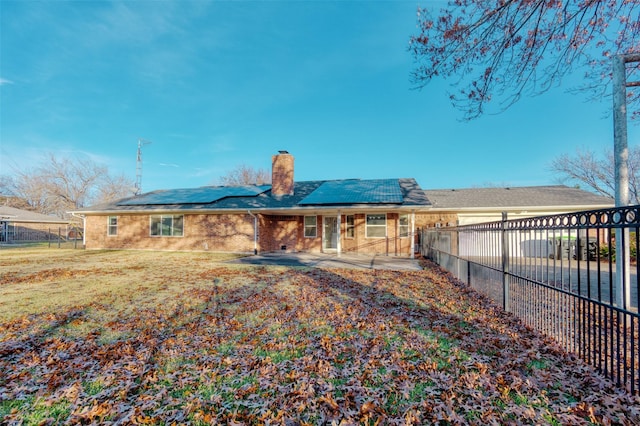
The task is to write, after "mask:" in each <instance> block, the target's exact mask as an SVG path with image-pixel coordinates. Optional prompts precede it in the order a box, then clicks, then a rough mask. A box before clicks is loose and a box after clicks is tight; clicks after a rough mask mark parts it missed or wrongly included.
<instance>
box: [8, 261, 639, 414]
mask: <svg viewBox="0 0 640 426" xmlns="http://www.w3.org/2000/svg"><path fill="white" fill-rule="evenodd" d="M224 259H225V256H223V255H217V254H211V253H172V252H138V251H122V252H120V251H83V250H75V251H74V250H64V249H21V250H13V249H12V250H2V251H0V264H1V265H2V266H1V269H0V424H25V425H36V424H92V423H93V424H104V423H114V424H115V423H117V424H160V425H162V424H167V425H168V424H185V423H188V424H194V425H206V424H264V425H274V424H275V425H280V424H286V425H307V424H310V425H316V424H336V425H340V424H342V425H352V424H363V425H375V424H407V425H409V424H443V425H447V424H492V423H493V424H550V425H566V424H611V423H614V424H615V423H617V424H640V398H637V397H632V396H629V395H627V394H625V393H624V392H622V391H619V390H617V389H616V388H615V387H614V386H613V385H612V384H611V383H610V382H608V381H607V380H605V379H603V378H602V377H601V376H599V375H597V374H595V373H594V372H593V370H592V369H591V368H590V367H588V366H586V365H585V364H583V363H582V362H580V361H579V360H576V359H575V358H574V357H572V356H570V355H567V354H565V353H564V352H562V350H561V349H559V347H558V346H557V345H555V344H554V343H553V342H551V341H549V340H548V339H546V338H544V337H542V336H541V335H539V334H537V333H535V332H533V331H532V330H530V329H528V328H526V327H524V326H523V325H521V324H520V323H519V322H518V321H517V320H516V319H515V318H514V317H513V316H511V315H509V314H506V313H504V312H502V311H500V310H499V309H497V308H495V307H494V306H493V305H491V304H490V303H489V302H488V301H487V300H486V299H484V298H483V297H481V296H479V295H478V294H477V293H475V292H473V291H472V290H470V289H467V288H465V287H463V286H460V285H458V284H457V283H456V282H455V281H454V280H453V279H452V278H451V277H450V276H449V275H447V274H445V273H444V272H442V271H441V270H439V269H437V268H435V267H428V268H427V269H425V270H424V271H417V272H415V271H412V272H395V271H362V270H348V269H332V270H324V269H310V268H285V267H264V266H260V267H252V266H240V265H237V266H235V265H234V266H229V265H225V264H223V263H221V260H224Z"/></svg>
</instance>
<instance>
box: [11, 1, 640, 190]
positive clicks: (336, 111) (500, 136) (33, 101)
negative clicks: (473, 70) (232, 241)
mask: <svg viewBox="0 0 640 426" xmlns="http://www.w3.org/2000/svg"><path fill="white" fill-rule="evenodd" d="M419 5H422V6H424V5H431V6H435V7H441V6H443V5H444V3H442V2H433V1H431V2H428V1H427V2H416V1H322V0H318V1H264V2H258V1H225V2H215V3H212V2H205V1H202V0H197V1H196V0H187V1H180V2H172V1H124V2H109V1H79V0H78V1H46V2H37V1H7V0H0V27H1V29H0V144H1V146H0V154H1V159H0V168H1V170H0V174H11V171H12V169H14V168H19V169H21V168H25V167H29V166H30V165H32V164H37V163H38V162H40V160H41V159H42V155H43V154H44V153H48V152H53V153H55V154H56V155H58V156H61V157H63V156H69V157H73V158H83V157H88V158H91V159H92V160H93V161H95V162H97V163H100V164H103V165H106V166H108V168H109V170H110V172H111V173H113V174H121V173H123V174H126V175H127V176H129V177H130V178H131V179H132V181H133V180H135V176H136V150H137V142H138V139H139V138H143V139H145V140H149V141H151V142H152V143H151V144H149V145H145V146H144V148H143V158H144V167H143V178H142V187H143V190H144V191H145V192H146V191H150V190H154V189H161V188H183V187H197V186H202V185H208V184H212V183H216V182H217V180H218V178H219V177H220V176H222V175H225V174H226V173H227V172H229V171H230V170H232V169H234V168H235V167H237V166H238V165H240V164H245V165H248V166H251V167H254V168H262V169H270V167H271V156H272V155H273V154H275V153H277V152H278V151H279V150H287V151H289V152H290V153H291V154H293V155H294V157H295V178H296V180H314V179H341V178H395V177H414V178H416V179H417V181H418V183H419V184H420V185H421V186H422V187H423V188H425V189H436V188H463V187H478V186H495V185H509V186H528V185H548V184H555V183H557V182H556V178H557V176H554V175H553V174H552V173H551V172H550V171H549V165H550V163H551V161H552V160H553V159H554V158H556V157H558V156H559V155H561V154H564V153H569V154H571V153H575V152H576V150H577V149H591V150H593V151H595V152H597V153H601V152H604V151H605V150H606V149H608V148H610V147H612V146H613V125H612V118H611V116H610V115H608V111H609V110H610V108H611V100H610V98H604V99H602V101H601V102H585V99H586V97H584V96H580V95H573V94H568V93H566V90H567V89H569V88H571V87H573V86H575V85H578V84H580V83H581V81H580V80H579V76H580V73H579V71H578V75H577V76H576V77H575V79H574V80H573V81H567V82H566V83H565V85H564V86H563V87H558V88H556V89H554V90H553V91H551V92H548V93H546V94H544V95H541V96H537V97H530V98H523V99H522V100H520V102H519V103H517V104H516V105H515V106H514V107H512V108H511V109H509V110H508V111H506V112H504V113H501V114H496V115H486V116H483V117H481V118H479V119H476V120H474V121H471V122H461V121H460V119H461V118H462V113H461V112H459V111H457V110H455V109H454V108H453V107H452V106H451V104H450V102H449V100H448V92H449V91H451V90H452V87H451V86H450V84H451V83H452V82H448V81H434V82H432V84H430V85H429V86H427V87H426V88H424V89H422V90H412V86H411V83H410V73H411V70H412V67H413V59H412V57H411V54H410V53H409V52H408V50H407V47H408V43H409V38H410V36H411V35H412V34H414V33H415V31H416V9H417V7H418V6H419ZM638 142H640V136H639V132H638V127H637V126H632V125H630V126H629V144H630V145H634V144H637V143H638Z"/></svg>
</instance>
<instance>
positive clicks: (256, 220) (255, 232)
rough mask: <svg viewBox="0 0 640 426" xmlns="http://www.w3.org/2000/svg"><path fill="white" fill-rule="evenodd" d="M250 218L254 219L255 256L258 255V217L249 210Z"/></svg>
mask: <svg viewBox="0 0 640 426" xmlns="http://www.w3.org/2000/svg"><path fill="white" fill-rule="evenodd" d="M247 213H249V216H251V217H252V218H253V254H258V216H256V215H254V214H253V213H251V210H247Z"/></svg>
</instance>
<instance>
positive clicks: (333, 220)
mask: <svg viewBox="0 0 640 426" xmlns="http://www.w3.org/2000/svg"><path fill="white" fill-rule="evenodd" d="M323 221H324V226H323V232H322V248H323V249H324V250H337V249H338V217H337V216H324V219H323Z"/></svg>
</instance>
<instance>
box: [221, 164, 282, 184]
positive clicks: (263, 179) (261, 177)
mask: <svg viewBox="0 0 640 426" xmlns="http://www.w3.org/2000/svg"><path fill="white" fill-rule="evenodd" d="M219 181H220V185H225V186H241V185H263V184H268V183H271V172H269V171H268V170H264V169H254V168H253V167H251V166H247V165H245V164H240V165H239V166H237V167H236V168H235V169H233V170H231V171H230V172H229V173H227V174H226V175H224V176H220V178H219Z"/></svg>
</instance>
